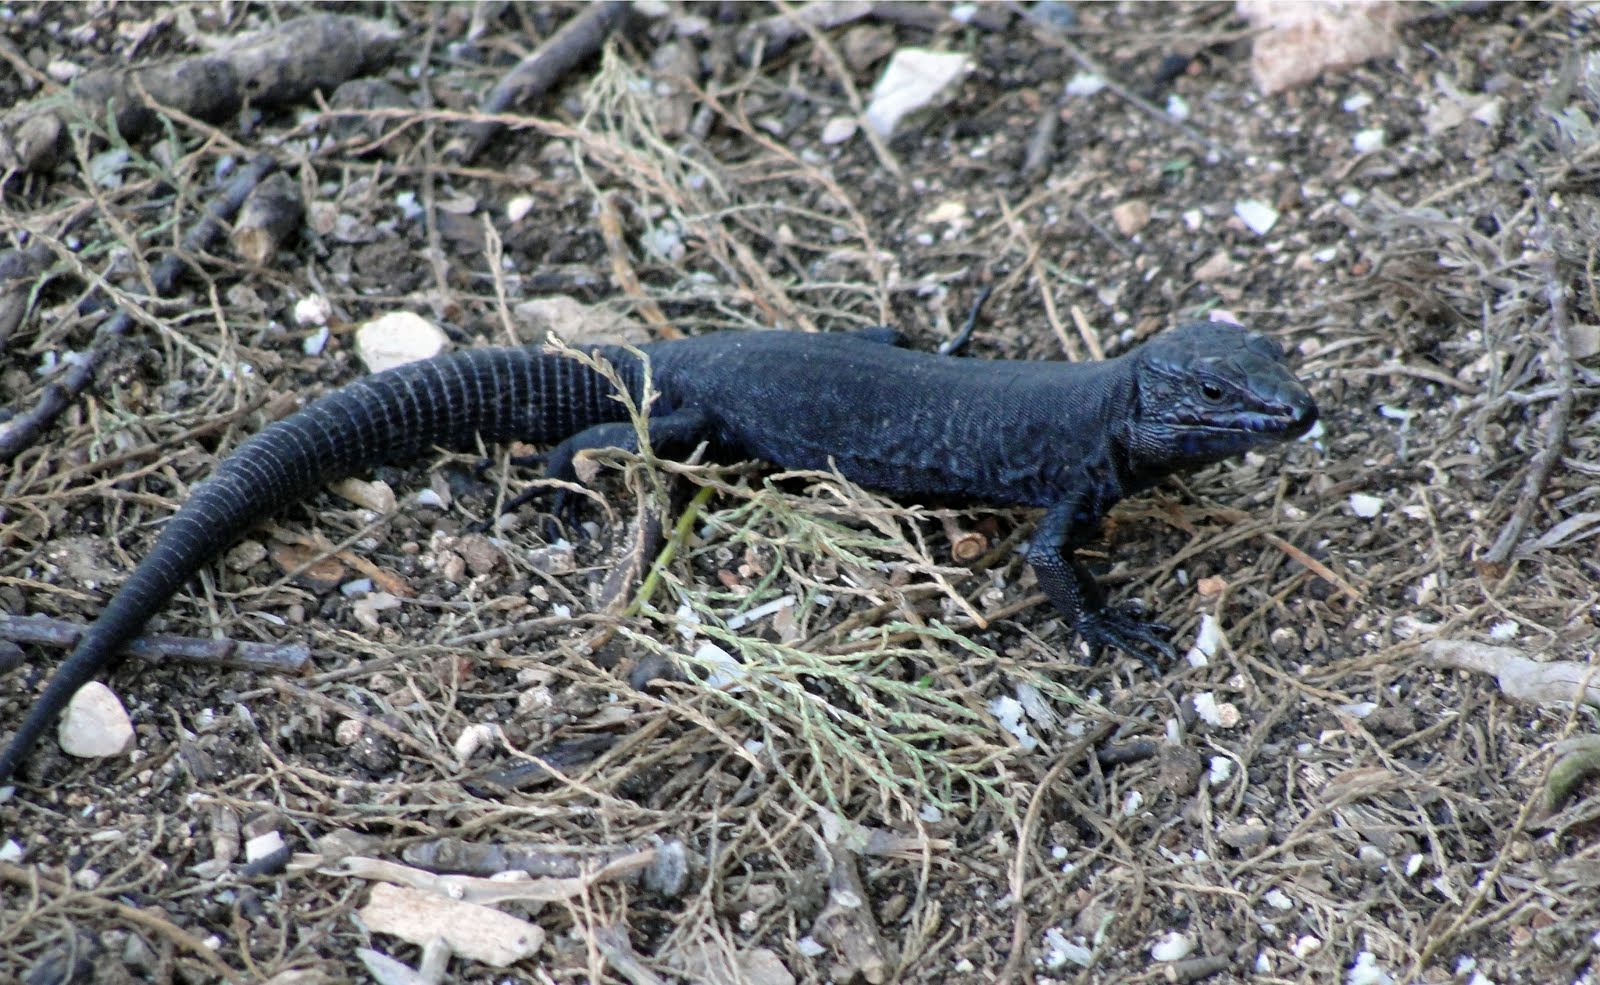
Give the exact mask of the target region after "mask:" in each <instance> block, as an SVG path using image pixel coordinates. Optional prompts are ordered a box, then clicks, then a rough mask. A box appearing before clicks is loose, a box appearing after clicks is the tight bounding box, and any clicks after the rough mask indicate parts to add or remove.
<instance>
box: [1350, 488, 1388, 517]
mask: <svg viewBox="0 0 1600 985" xmlns="http://www.w3.org/2000/svg"><path fill="white" fill-rule="evenodd" d="M1350 512H1351V513H1354V514H1355V515H1356V516H1359V517H1360V518H1361V519H1363V520H1370V519H1372V518H1373V517H1375V516H1377V515H1378V514H1379V513H1381V512H1383V500H1382V499H1379V498H1378V497H1377V496H1368V495H1367V494H1366V493H1351V494H1350Z"/></svg>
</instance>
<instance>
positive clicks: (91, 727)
mask: <svg viewBox="0 0 1600 985" xmlns="http://www.w3.org/2000/svg"><path fill="white" fill-rule="evenodd" d="M56 736H57V739H58V740H59V741H60V743H61V751H62V752H65V753H66V754H67V755H69V756H77V757H79V758H82V759H103V758H105V757H107V756H120V755H122V753H123V752H124V751H126V750H127V748H128V745H129V744H130V743H131V742H133V722H132V721H130V720H129V719H128V712H127V711H126V710H125V709H124V708H123V707H122V702H121V701H119V700H117V696H116V695H115V694H113V693H112V691H111V689H110V688H108V687H106V686H105V685H104V684H101V683H100V682H99V681H91V682H89V683H88V684H85V685H84V686H83V687H80V688H78V693H77V694H74V695H73V696H72V700H71V701H70V702H68V703H67V709H66V711H65V712H63V713H62V715H61V725H60V726H59V727H58V729H57V731H56Z"/></svg>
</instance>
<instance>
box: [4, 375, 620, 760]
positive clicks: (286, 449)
mask: <svg viewBox="0 0 1600 985" xmlns="http://www.w3.org/2000/svg"><path fill="white" fill-rule="evenodd" d="M599 354H600V355H603V356H605V357H606V358H608V359H609V360H610V361H611V363H612V365H614V366H615V367H616V368H617V371H618V373H619V375H620V378H621V379H622V381H623V382H624V384H625V385H626V386H627V388H628V389H629V391H630V392H631V393H632V394H633V395H634V396H635V397H637V396H638V394H639V391H640V388H641V381H642V379H643V375H644V371H643V367H642V365H641V363H640V362H639V360H638V359H637V357H635V356H633V355H631V354H629V353H627V352H624V351H620V350H610V349H607V350H601V351H600V353H599ZM615 393H616V388H615V387H614V386H613V385H612V383H611V382H610V381H608V380H607V379H606V378H605V377H603V376H601V375H600V374H598V373H596V372H594V371H593V370H591V369H589V368H587V367H585V366H584V365H583V364H582V363H580V362H579V361H578V360H575V359H571V358H567V357H563V356H557V355H550V354H545V353H541V352H540V351H538V349H536V348H531V347H529V348H493V349H473V350H468V351H465V352H458V353H453V354H451V355H447V356H440V357H438V358H435V359H428V360H424V361H422V362H417V363H411V364H410V365H406V366H401V367H398V368H396V369H392V370H388V371H386V372H382V373H376V374H374V375H372V376H369V377H366V378H365V379H362V380H359V381H357V382H355V383H351V384H350V385H348V386H345V387H343V388H341V389H339V390H335V391H334V392H333V393H330V394H328V395H327V396H325V397H323V398H321V399H320V400H317V401H315V402H314V403H312V404H311V405H309V406H308V407H306V408H305V409H303V410H301V411H299V412H297V413H295V414H292V415H290V416H289V417H286V418H284V419H283V420H281V421H277V422H275V423H273V424H271V425H269V426H267V427H266V428H264V429H263V430H262V431H261V432H259V433H258V434H256V435H254V436H252V437H251V438H249V439H248V440H246V441H244V442H242V443H241V444H240V445H239V447H238V449H237V450H235V451H234V453H233V454H232V455H230V456H228V457H227V458H226V459H224V460H223V461H222V462H221V463H220V464H219V465H218V466H217V469H216V472H215V473H214V474H213V475H212V476H211V478H209V479H207V480H206V481H205V482H203V483H201V484H200V485H198V486H196V487H195V490H194V494H193V495H192V496H191V497H190V498H189V500H188V501H187V502H186V503H184V505H183V507H182V508H181V509H179V510H178V512H177V513H175V514H173V516H172V519H170V520H169V521H167V525H166V526H165V528H163V529H162V531H161V536H160V537H159V538H157V540H156V543H155V546H154V547H152V548H151V550H150V553H149V555H148V556H146V557H145V559H144V560H143V561H141V562H140V563H139V565H138V567H136V568H135V569H134V571H133V573H132V574H131V575H129V576H128V579H127V581H125V582H124V583H123V585H122V588H121V589H120V590H119V591H118V592H117V593H116V595H115V596H114V597H113V598H112V599H111V601H110V602H109V603H108V604H107V605H106V607H105V609H104V610H103V611H102V612H101V614H100V617H99V618H98V619H96V620H95V621H94V623H93V624H92V625H90V626H89V628H88V629H87V630H86V631H85V633H84V635H83V637H82V639H80V640H79V641H78V645H77V647H76V648H75V649H74V650H73V651H72V654H71V656H69V657H68V658H67V659H66V660H65V661H64V662H63V663H62V664H61V666H60V668H59V669H57V671H56V674H55V677H54V678H52V679H51V681H50V683H49V685H47V686H46V688H45V690H44V693H43V694H41V695H40V696H39V699H38V701H36V702H35V703H34V705H33V707H32V708H31V709H29V712H28V715H27V717H26V718H25V719H24V720H23V722H22V724H21V725H20V726H19V727H18V728H17V731H16V733H15V734H14V735H13V736H12V738H11V742H10V744H9V745H7V746H6V748H5V750H4V752H0V781H3V780H4V779H5V778H6V777H8V776H10V775H11V774H12V773H13V772H15V771H16V769H17V767H18V766H19V765H20V764H21V762H22V759H23V757H24V756H26V755H27V753H28V751H29V750H30V749H32V747H33V745H34V743H35V742H37V741H38V740H39V737H40V736H41V735H43V734H44V732H45V730H46V729H47V728H48V727H49V726H50V723H51V722H53V721H54V720H55V718H56V716H57V715H58V714H60V712H61V710H62V709H63V708H65V707H66V705H67V702H68V701H69V700H70V699H71V698H72V696H73V694H75V693H76V692H77V690H78V689H79V688H80V687H82V686H83V685H84V684H87V683H88V682H89V681H90V680H92V679H93V678H94V677H95V676H96V675H97V674H99V673H100V671H102V670H103V669H105V667H106V666H107V665H108V664H110V663H111V662H112V660H113V659H114V658H115V656H116V655H117V654H118V652H119V651H120V650H121V649H122V647H123V646H124V645H125V644H126V643H127V642H128V641H129V640H131V639H133V638H134V637H135V636H137V635H138V634H139V632H140V630H142V629H143V628H144V624H145V623H146V622H148V621H149V619H150V617H151V616H153V615H155V613H156V612H158V611H159V610H160V609H161V607H162V606H164V605H166V603H167V601H168V600H169V599H170V598H171V597H172V595H173V594H174V593H175V592H177V590H178V589H179V588H180V587H181V586H182V585H183V583H184V582H186V581H187V580H188V579H189V578H191V577H192V576H193V575H194V574H195V573H196V572H197V571H198V570H199V569H200V567H201V566H202V565H203V564H205V563H206V562H207V561H208V560H210V559H211V558H212V557H214V556H215V555H216V554H218V553H220V552H221V551H222V550H223V549H224V548H226V547H228V546H229V545H230V544H232V543H233V542H234V541H235V540H236V539H237V538H239V537H240V536H241V535H243V534H244V533H245V532H246V531H247V530H249V529H250V527H251V526H253V525H254V524H256V523H258V522H260V521H261V520H263V519H265V518H266V517H267V516H269V515H271V514H273V513H275V512H277V511H278V510H279V509H282V508H283V507H285V506H287V505H289V504H290V503H292V502H294V501H296V500H298V499H300V498H302V497H305V496H307V495H310V494H311V493H313V492H315V491H316V490H317V489H318V488H320V487H321V486H323V485H325V484H326V483H328V482H330V481H333V480H335V479H340V478H343V477H345V476H347V475H350V474H352V473H354V472H359V471H361V470H363V469H366V468H369V467H371V466H374V465H378V464H380V463H382V462H385V461H390V460H394V459H400V458H404V457H406V456H412V455H417V454H420V453H422V452H424V451H426V450H427V449H429V448H431V447H434V446H436V445H437V446H443V447H446V448H453V449H461V450H466V449H470V448H472V447H475V444H476V442H477V440H478V439H479V438H480V437H481V438H482V439H483V441H485V442H487V443H498V442H504V441H509V440H513V439H518V440H523V441H529V442H539V443H547V442H552V441H556V440H559V439H561V438H565V437H568V436H569V435H572V434H574V433H576V432H578V431H581V430H583V429H584V428H586V427H589V426H590V425H593V424H599V423H604V422H607V421H621V420H626V419H627V413H626V411H625V410H624V408H623V405H622V404H621V403H620V402H619V401H617V400H615V399H613V395H614V394H615Z"/></svg>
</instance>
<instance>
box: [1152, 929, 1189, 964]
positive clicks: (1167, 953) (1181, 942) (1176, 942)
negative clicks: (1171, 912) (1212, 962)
mask: <svg viewBox="0 0 1600 985" xmlns="http://www.w3.org/2000/svg"><path fill="white" fill-rule="evenodd" d="M1193 950H1194V941H1191V940H1190V939H1189V938H1187V937H1185V936H1184V935H1182V934H1180V933H1178V932H1177V931H1176V930H1174V931H1172V932H1171V933H1169V934H1167V935H1166V936H1165V937H1163V938H1161V939H1160V940H1158V941H1156V943H1155V946H1154V947H1152V948H1150V956H1151V957H1152V958H1155V959H1156V960H1157V961H1182V960H1183V959H1184V958H1187V957H1188V956H1189V954H1190V953H1191V952H1192V951H1193Z"/></svg>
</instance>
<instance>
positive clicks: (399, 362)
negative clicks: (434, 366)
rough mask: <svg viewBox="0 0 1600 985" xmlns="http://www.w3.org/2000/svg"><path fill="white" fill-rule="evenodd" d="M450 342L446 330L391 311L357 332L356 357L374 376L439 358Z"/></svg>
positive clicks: (428, 322) (417, 316)
mask: <svg viewBox="0 0 1600 985" xmlns="http://www.w3.org/2000/svg"><path fill="white" fill-rule="evenodd" d="M449 342H450V339H449V338H448V337H447V336H446V335H445V334H444V330H443V329H441V328H439V326H437V325H435V324H433V323H432V322H430V321H428V320H427V319H426V318H423V317H422V316H421V315H417V314H413V313H412V312H409V311H391V312H390V313H389V314H387V315H382V316H380V317H378V318H374V319H373V320H372V321H369V322H367V323H366V324H364V325H362V326H361V327H360V328H358V329H356V353H357V354H358V355H360V356H361V361H362V362H363V363H365V364H366V366H367V369H369V370H370V371H372V372H374V373H381V372H383V371H384V370H386V369H393V368H394V367H396V366H404V365H405V364H406V363H412V362H416V361H417V360H419V359H429V358H432V357H433V356H437V355H438V354H439V353H441V352H443V351H444V347H445V346H446V345H448V344H449Z"/></svg>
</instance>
